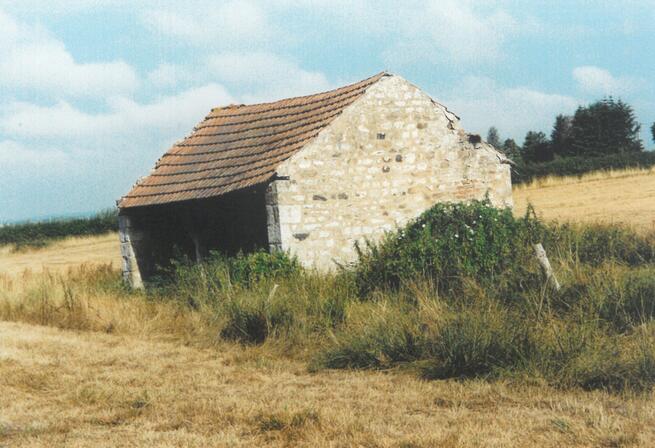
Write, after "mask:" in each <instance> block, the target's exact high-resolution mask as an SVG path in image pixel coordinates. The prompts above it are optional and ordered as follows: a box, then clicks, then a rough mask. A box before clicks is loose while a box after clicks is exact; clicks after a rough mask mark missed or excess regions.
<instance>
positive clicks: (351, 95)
mask: <svg viewBox="0 0 655 448" xmlns="http://www.w3.org/2000/svg"><path fill="white" fill-rule="evenodd" d="M384 76H387V74H386V73H379V74H377V75H375V76H373V77H371V78H368V79H365V80H363V81H360V82H358V83H355V84H351V85H348V86H345V87H341V88H339V89H336V90H331V91H329V92H324V93H318V94H315V95H309V96H302V97H297V98H289V99H285V100H280V101H276V102H273V103H263V104H253V105H240V106H227V107H221V108H217V109H213V110H212V111H211V113H210V114H209V115H208V116H207V117H206V118H205V119H204V120H203V121H202V122H201V123H200V124H198V126H196V127H195V128H194V131H193V133H192V134H191V135H190V136H188V137H187V138H185V139H184V140H183V141H181V142H179V143H177V144H175V145H174V146H173V147H172V148H171V149H169V150H168V152H167V153H166V154H164V155H163V156H162V158H161V159H159V161H158V162H157V164H156V166H155V168H154V170H153V171H152V172H151V173H150V175H149V176H148V177H146V178H144V179H143V180H141V181H139V182H138V183H137V184H136V185H135V186H134V187H133V188H132V190H131V191H130V192H129V193H128V194H127V195H125V196H124V197H123V198H121V200H120V201H119V203H118V206H119V207H120V208H129V207H141V206H147V205H156V204H165V203H170V202H179V201H187V200H192V199H201V198H208V197H212V196H220V195H222V194H225V193H228V192H231V191H235V190H239V189H242V188H246V187H250V186H253V185H256V184H260V183H264V182H267V181H268V180H270V179H271V178H272V177H273V175H274V174H275V170H276V169H277V167H278V166H279V165H280V164H281V163H282V162H284V161H285V160H286V159H288V158H289V157H291V156H292V155H294V154H295V153H296V152H298V151H300V150H301V149H302V148H303V147H304V146H305V145H307V144H308V143H309V141H310V140H312V139H314V138H315V137H316V136H317V135H318V134H319V132H320V131H321V130H322V129H324V128H325V127H326V126H328V125H329V124H330V123H331V122H332V121H333V120H334V119H335V118H336V117H337V116H338V115H339V114H341V112H343V110H344V109H345V108H346V107H347V106H348V105H350V104H352V103H353V102H354V101H356V100H357V99H358V98H359V97H361V96H362V95H363V94H364V92H366V89H368V87H370V86H371V85H372V84H374V83H376V82H377V81H379V80H380V79H381V78H382V77H384Z"/></svg>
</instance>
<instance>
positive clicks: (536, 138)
mask: <svg viewBox="0 0 655 448" xmlns="http://www.w3.org/2000/svg"><path fill="white" fill-rule="evenodd" d="M522 153H523V159H524V160H525V161H526V162H548V161H550V160H553V151H552V148H551V145H550V142H549V141H548V139H547V138H546V134H544V133H543V132H534V131H529V132H528V133H527V134H526V135H525V140H524V142H523V152H522Z"/></svg>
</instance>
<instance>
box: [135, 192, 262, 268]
mask: <svg viewBox="0 0 655 448" xmlns="http://www.w3.org/2000/svg"><path fill="white" fill-rule="evenodd" d="M264 194H265V187H262V186H256V187H252V188H248V189H244V190H239V191H235V192H231V193H228V194H225V195H222V196H218V197H214V198H209V199H197V200H192V201H185V202H180V203H172V204H166V205H156V206H148V207H137V208H131V209H129V212H128V213H127V215H128V216H129V218H130V221H131V225H132V231H131V235H130V238H131V240H132V247H133V249H134V252H135V256H136V259H137V263H138V265H139V270H140V272H141V277H142V279H143V280H144V281H148V280H149V279H151V278H152V277H153V276H155V275H157V274H158V273H160V272H161V271H162V269H166V268H168V267H170V266H171V261H172V260H185V261H194V262H197V261H201V260H203V259H205V258H206V257H208V256H209V255H210V253H211V252H214V251H216V252H219V253H222V254H226V255H235V254H237V253H239V252H244V253H248V252H252V251H255V250H257V249H266V248H268V235H267V227H266V206H265V196H264Z"/></svg>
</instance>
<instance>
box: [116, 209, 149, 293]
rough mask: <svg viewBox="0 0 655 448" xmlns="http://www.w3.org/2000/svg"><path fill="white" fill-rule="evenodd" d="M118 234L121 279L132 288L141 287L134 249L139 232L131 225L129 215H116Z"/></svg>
mask: <svg viewBox="0 0 655 448" xmlns="http://www.w3.org/2000/svg"><path fill="white" fill-rule="evenodd" d="M118 236H119V238H120V245H121V262H122V266H121V268H122V272H123V281H125V283H127V284H128V285H129V286H130V287H132V288H143V281H142V279H141V271H140V269H139V264H138V262H137V258H136V251H135V247H136V246H138V245H139V242H140V238H141V234H140V232H139V231H138V230H137V229H136V228H135V227H134V226H133V224H132V221H131V220H130V217H129V216H126V215H119V216H118Z"/></svg>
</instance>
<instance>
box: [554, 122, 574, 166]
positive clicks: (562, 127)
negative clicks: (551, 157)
mask: <svg viewBox="0 0 655 448" xmlns="http://www.w3.org/2000/svg"><path fill="white" fill-rule="evenodd" d="M572 124H573V118H572V117H570V116H568V115H562V114H560V115H558V116H557V117H556V118H555V124H554V125H553V130H552V132H551V134H550V144H551V147H552V150H553V154H555V155H558V156H561V157H566V156H569V155H571V154H572V152H573V151H572V148H571V127H572Z"/></svg>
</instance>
